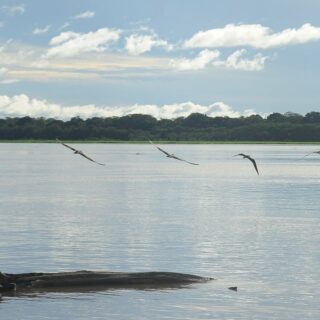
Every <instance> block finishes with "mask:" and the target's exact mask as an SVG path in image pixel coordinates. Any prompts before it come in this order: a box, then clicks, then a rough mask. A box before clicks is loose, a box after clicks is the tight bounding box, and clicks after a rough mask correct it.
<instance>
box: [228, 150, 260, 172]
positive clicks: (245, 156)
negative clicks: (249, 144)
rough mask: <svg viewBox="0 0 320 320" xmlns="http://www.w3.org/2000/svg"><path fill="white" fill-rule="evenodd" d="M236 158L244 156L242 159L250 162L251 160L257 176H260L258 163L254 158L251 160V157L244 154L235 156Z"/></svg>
mask: <svg viewBox="0 0 320 320" xmlns="http://www.w3.org/2000/svg"><path fill="white" fill-rule="evenodd" d="M236 156H242V157H243V159H248V160H250V161H251V162H252V164H253V166H254V168H255V169H256V172H257V174H259V171H258V167H257V164H256V161H255V160H254V159H253V158H251V157H250V156H249V155H247V154H244V153H239V154H236V155H234V157H236Z"/></svg>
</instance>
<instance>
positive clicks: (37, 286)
mask: <svg viewBox="0 0 320 320" xmlns="http://www.w3.org/2000/svg"><path fill="white" fill-rule="evenodd" d="M209 280H213V279H212V278H205V277H200V276H196V275H192V274H185V273H175V272H129V273H126V272H106V271H75V272H57V273H21V274H8V273H0V292H2V293H3V292H7V291H16V292H18V291H23V292H26V291H34V290H41V291H52V290H53V291H54V290H56V289H70V288H73V289H74V288H80V287H81V288H91V287H92V288H93V287H95V288H96V287H100V288H105V289H108V288H119V287H121V288H137V289H143V288H150V289H157V288H163V287H165V288H177V287H183V286H185V285H189V284H192V283H201V282H206V281H209Z"/></svg>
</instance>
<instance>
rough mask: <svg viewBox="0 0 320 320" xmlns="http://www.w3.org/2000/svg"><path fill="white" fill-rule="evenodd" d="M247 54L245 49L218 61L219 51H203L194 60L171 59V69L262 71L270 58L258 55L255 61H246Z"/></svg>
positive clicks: (254, 58)
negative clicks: (208, 68)
mask: <svg viewBox="0 0 320 320" xmlns="http://www.w3.org/2000/svg"><path fill="white" fill-rule="evenodd" d="M246 52H247V50H245V49H241V50H237V51H235V52H234V53H232V54H231V55H230V56H229V57H228V58H227V59H226V60H218V57H219V56H220V52H219V51H218V50H208V49H205V50H202V51H201V52H200V53H199V54H198V56H197V57H195V58H194V59H186V58H181V59H171V60H170V67H172V68H173V69H175V70H178V71H188V70H189V71H190V70H192V71H195V70H200V69H204V68H206V67H208V66H210V65H212V66H215V67H222V68H226V69H231V70H243V71H260V70H263V68H264V63H265V61H266V60H267V59H268V57H266V56H263V55H262V54H261V53H258V54H256V55H255V56H254V57H253V59H251V60H250V59H245V58H242V56H243V55H244V54H245V53H246Z"/></svg>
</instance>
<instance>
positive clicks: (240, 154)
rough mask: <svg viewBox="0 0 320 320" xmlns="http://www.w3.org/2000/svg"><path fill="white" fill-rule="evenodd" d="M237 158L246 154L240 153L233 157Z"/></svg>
mask: <svg viewBox="0 0 320 320" xmlns="http://www.w3.org/2000/svg"><path fill="white" fill-rule="evenodd" d="M237 156H242V157H244V156H245V154H243V153H238V154H235V155H234V156H233V157H237Z"/></svg>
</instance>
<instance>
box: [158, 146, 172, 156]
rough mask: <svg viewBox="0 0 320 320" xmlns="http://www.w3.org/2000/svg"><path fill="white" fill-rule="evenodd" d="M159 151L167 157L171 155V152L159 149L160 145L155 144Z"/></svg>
mask: <svg viewBox="0 0 320 320" xmlns="http://www.w3.org/2000/svg"><path fill="white" fill-rule="evenodd" d="M155 147H156V148H157V149H158V150H159V151H161V152H163V153H164V154H165V155H167V156H168V157H171V154H170V153H169V152H167V151H165V150H163V149H161V148H160V147H158V146H155Z"/></svg>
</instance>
